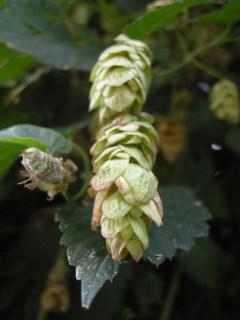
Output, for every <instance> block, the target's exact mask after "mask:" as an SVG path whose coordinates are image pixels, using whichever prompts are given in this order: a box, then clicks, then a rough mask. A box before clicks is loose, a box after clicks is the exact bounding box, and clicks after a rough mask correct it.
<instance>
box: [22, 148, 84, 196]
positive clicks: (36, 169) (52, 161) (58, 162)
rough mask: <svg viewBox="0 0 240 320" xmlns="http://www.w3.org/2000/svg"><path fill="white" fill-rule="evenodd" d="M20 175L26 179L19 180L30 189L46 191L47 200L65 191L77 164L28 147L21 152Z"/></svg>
mask: <svg viewBox="0 0 240 320" xmlns="http://www.w3.org/2000/svg"><path fill="white" fill-rule="evenodd" d="M21 163H22V165H23V166H24V168H25V171H21V174H22V176H24V177H26V178H27V179H26V180H24V181H22V182H20V184H24V186H25V187H26V188H28V189H30V190H34V189H35V188H38V189H40V190H42V191H45V192H47V194H48V197H49V200H52V199H53V198H54V196H55V195H56V194H57V193H59V192H64V191H66V189H67V187H68V184H69V183H70V182H72V181H73V179H74V178H73V173H74V172H75V171H77V170H78V169H77V166H76V165H75V164H74V163H73V162H72V161H71V160H66V161H63V159H62V158H58V157H53V156H52V155H50V154H47V153H45V152H43V151H41V150H39V149H37V148H28V149H26V150H24V151H23V152H22V161H21Z"/></svg>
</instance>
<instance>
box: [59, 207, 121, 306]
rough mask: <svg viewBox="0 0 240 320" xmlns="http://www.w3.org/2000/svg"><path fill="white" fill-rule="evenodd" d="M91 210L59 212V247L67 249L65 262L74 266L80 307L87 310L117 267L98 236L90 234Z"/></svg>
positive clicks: (93, 233) (65, 209)
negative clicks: (79, 293) (77, 280)
mask: <svg viewBox="0 0 240 320" xmlns="http://www.w3.org/2000/svg"><path fill="white" fill-rule="evenodd" d="M90 218H91V208H81V207H78V206H76V205H68V206H65V207H64V208H62V209H61V210H60V212H59V220H60V229H61V230H62V232H63V236H62V238H61V244H64V245H66V246H67V256H68V261H69V263H70V264H71V265H73V266H76V278H77V279H79V280H81V297H82V306H83V307H85V308H89V307H90V305H91V303H92V301H93V299H94V298H95V296H96V294H97V293H98V291H99V290H100V289H101V288H102V286H103V285H104V283H105V282H106V281H107V280H112V279H113V277H114V276H115V275H116V274H117V272H118V269H119V263H118V262H115V261H113V260H112V258H111V256H110V255H109V254H108V252H107V250H106V246H105V241H104V239H103V238H102V236H101V235H100V233H99V232H93V231H91V229H90V228H91V227H90Z"/></svg>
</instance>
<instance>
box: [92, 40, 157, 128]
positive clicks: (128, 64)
mask: <svg viewBox="0 0 240 320" xmlns="http://www.w3.org/2000/svg"><path fill="white" fill-rule="evenodd" d="M115 40H116V42H117V44H115V45H113V46H111V47H109V48H108V49H106V50H105V51H104V52H103V53H102V54H101V55H100V57H99V60H98V62H97V63H96V65H95V67H94V68H93V70H92V73H91V78H90V80H91V81H92V82H93V85H92V88H91V91H90V100H91V104H90V110H93V109H97V108H99V120H100V122H102V121H104V120H106V119H109V118H112V117H114V116H116V115H118V114H119V113H121V112H123V111H124V112H138V111H140V110H141V108H142V106H143V104H144V102H145V100H146V94H147V91H148V87H149V83H150V78H151V77H150V65H151V59H152V54H151V51H150V50H149V49H148V47H147V46H146V45H145V44H144V43H143V42H141V41H136V40H130V39H129V38H127V37H126V36H125V35H120V36H118V37H117V38H116V39H115Z"/></svg>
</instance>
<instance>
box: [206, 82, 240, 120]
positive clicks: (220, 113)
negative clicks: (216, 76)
mask: <svg viewBox="0 0 240 320" xmlns="http://www.w3.org/2000/svg"><path fill="white" fill-rule="evenodd" d="M210 109H211V110H212V111H213V112H214V114H215V115H216V117H217V118H219V119H222V120H225V121H228V122H230V123H239V121H240V102H239V93H238V87H237V86H236V84H235V83H234V82H232V81H230V80H227V79H224V80H221V81H219V82H217V83H216V84H215V85H214V86H213V88H212V90H211V93H210Z"/></svg>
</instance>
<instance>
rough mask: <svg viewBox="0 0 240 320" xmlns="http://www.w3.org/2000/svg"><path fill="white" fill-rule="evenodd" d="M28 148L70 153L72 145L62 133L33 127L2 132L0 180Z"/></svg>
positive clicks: (15, 127)
mask: <svg viewBox="0 0 240 320" xmlns="http://www.w3.org/2000/svg"><path fill="white" fill-rule="evenodd" d="M28 147H37V148H39V149H41V150H43V151H45V150H47V151H48V152H50V153H54V152H59V153H68V152H70V150H71V143H70V142H69V141H68V140H66V139H65V138H64V137H63V136H62V135H61V134H60V133H58V132H56V131H54V130H51V129H48V128H42V127H38V126H33V125H28V124H26V125H24V124H22V125H16V126H13V127H10V128H8V129H5V130H1V131H0V179H1V178H3V176H4V175H5V174H6V173H7V171H8V169H9V168H10V167H11V165H12V164H13V163H14V162H15V160H16V159H17V158H18V156H19V154H20V152H21V151H22V150H23V149H25V148H28Z"/></svg>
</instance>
